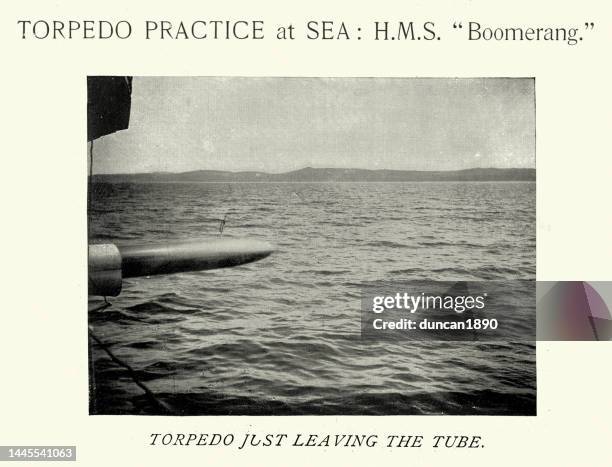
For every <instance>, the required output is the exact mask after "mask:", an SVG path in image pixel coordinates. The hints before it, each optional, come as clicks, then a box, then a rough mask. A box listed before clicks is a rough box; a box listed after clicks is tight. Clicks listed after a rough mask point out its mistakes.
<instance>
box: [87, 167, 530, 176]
mask: <svg viewBox="0 0 612 467" xmlns="http://www.w3.org/2000/svg"><path fill="white" fill-rule="evenodd" d="M306 169H314V170H368V171H371V172H379V171H390V172H429V173H432V172H466V171H468V170H536V168H535V167H470V168H465V169H425V170H423V169H387V168H383V169H380V168H378V169H366V168H361V167H313V166H305V167H302V168H300V169H292V170H287V171H284V172H266V171H263V170H224V169H192V170H184V171H181V172H171V171H164V170H156V171H152V172H110V173H108V172H107V173H93V174H92V175H93V176H96V175H154V174H168V175H182V174H188V173H193V172H225V173H231V174H240V173H261V174H265V175H284V174H289V173H292V172H299V171H300V170H306Z"/></svg>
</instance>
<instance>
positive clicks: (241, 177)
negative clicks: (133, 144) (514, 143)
mask: <svg viewBox="0 0 612 467" xmlns="http://www.w3.org/2000/svg"><path fill="white" fill-rule="evenodd" d="M535 179H536V171H535V169H490V168H489V169H466V170H448V171H424V170H368V169H314V168H312V167H306V168H304V169H300V170H294V171H292V172H285V173H280V174H270V173H265V172H226V171H223V170H195V171H192V172H181V173H170V172H153V173H140V174H98V175H94V177H93V181H94V182H98V183H122V182H123V183H125V182H136V183H151V182H438V181H441V182H455V181H466V182H467V181H535Z"/></svg>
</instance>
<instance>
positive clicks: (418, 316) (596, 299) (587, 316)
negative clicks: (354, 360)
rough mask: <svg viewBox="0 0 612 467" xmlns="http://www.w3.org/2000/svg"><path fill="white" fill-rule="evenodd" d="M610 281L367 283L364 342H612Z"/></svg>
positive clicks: (363, 315)
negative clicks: (374, 340)
mask: <svg viewBox="0 0 612 467" xmlns="http://www.w3.org/2000/svg"><path fill="white" fill-rule="evenodd" d="M609 303H612V282H583V281H564V282H545V281H541V282H536V281H533V280H507V281H456V282H452V281H406V282H393V283H388V282H387V283H384V284H383V283H372V284H368V285H367V286H364V287H363V288H362V294H361V336H362V338H364V339H383V340H385V339H390V340H393V339H412V340H431V341H437V340H440V341H478V342H534V341H536V340H541V341H547V340H548V341H550V340H559V341H581V340H582V341H592V340H612V314H611V313H610V308H611V307H610V305H608V304H609Z"/></svg>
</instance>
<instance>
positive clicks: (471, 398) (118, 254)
mask: <svg viewBox="0 0 612 467" xmlns="http://www.w3.org/2000/svg"><path fill="white" fill-rule="evenodd" d="M535 125H536V121H535V80H534V79H533V78H345V77H334V78H331V77H308V78H305V77H304V78H302V77H138V76H134V77H128V76H90V77H88V78H87V159H88V173H87V175H86V176H87V180H88V183H87V187H88V210H87V219H88V236H89V238H88V261H89V268H88V284H89V304H88V308H89V310H88V312H89V315H88V324H89V326H88V327H89V329H88V335H89V401H90V405H89V411H90V414H92V415H96V414H102V415H105V414H113V415H121V414H125V415H185V416H188V415H536V393H537V391H536V346H535V342H534V341H533V340H531V339H524V340H521V339H520V338H516V339H498V340H497V341H495V342H493V341H488V340H486V339H484V340H483V339H471V340H470V339H457V340H453V339H439V338H437V337H436V336H435V335H431V336H430V338H419V339H411V338H403V337H402V336H399V337H397V335H394V336H395V337H394V338H393V339H384V338H377V339H369V338H365V336H364V335H362V299H363V298H364V294H365V292H364V290H365V289H366V288H368V287H370V288H371V287H372V284H375V285H376V286H377V287H379V286H380V287H387V288H389V289H394V287H395V284H400V283H401V284H407V283H408V284H411V283H423V284H427V283H429V282H442V281H443V282H444V283H450V284H455V283H460V284H463V283H465V282H467V281H469V282H470V283H477V284H481V285H479V286H478V290H482V291H484V292H483V293H482V297H484V296H486V291H487V290H488V289H487V287H488V285H487V284H488V283H493V282H495V283H496V284H497V285H496V286H495V291H496V294H498V296H501V299H498V301H497V304H498V306H501V307H506V310H511V311H512V313H511V314H512V315H513V316H514V315H515V316H519V315H520V313H519V312H520V310H518V308H521V309H523V311H524V313H523V314H525V313H526V314H530V313H531V312H532V308H530V307H529V306H527V305H524V304H526V303H529V302H530V301H533V303H534V304H535V292H533V293H525V290H526V289H524V288H522V289H521V288H519V287H516V286H514V285H512V286H510V285H509V286H500V284H504V283H508V284H509V283H512V284H516V281H522V282H530V283H533V282H534V281H535V278H536V222H535V221H536V170H535V166H536V165H535V161H536V154H535V148H536V144H535ZM84 176H85V174H84ZM411 281H413V282H411ZM428 281H429V282H428ZM424 287H425V286H424ZM462 287H463V286H462ZM451 288H453V290H463V289H465V287H463V289H462V288H461V287H455V286H454V285H453V286H452V287H451ZM491 290H492V289H491ZM411 292H413V293H415V294H418V293H421V292H427V290H420V289H419V290H411ZM519 296H520V297H519ZM477 298H478V297H477ZM498 298H499V297H498ZM519 298H520V299H519ZM484 302H485V301H484V299H483V303H484ZM380 303H382V301H381V302H380ZM381 310H382V308H381ZM516 310H518V311H517V312H516V313H515V311H516ZM499 321H500V325H501V326H503V325H507V321H503V320H502V319H501V318H500V320H499ZM512 325H513V326H515V325H514V324H512ZM516 328H520V324H518V325H516V326H515V329H516ZM521 332H523V330H520V332H518V333H516V334H517V335H519V336H520V335H521ZM525 334H526V331H525Z"/></svg>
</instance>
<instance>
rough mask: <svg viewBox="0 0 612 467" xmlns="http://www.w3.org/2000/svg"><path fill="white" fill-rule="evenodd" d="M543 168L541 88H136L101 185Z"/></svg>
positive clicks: (163, 83)
mask: <svg viewBox="0 0 612 467" xmlns="http://www.w3.org/2000/svg"><path fill="white" fill-rule="evenodd" d="M304 167H339V168H365V169H396V170H457V169H466V168H473V167H499V168H506V167H516V168H525V167H528V168H534V167H535V99H534V81H533V80H532V79H518V78H515V79H512V78H499V79H498V78H482V79H454V78H453V79H446V78H445V79H432V78H422V79H416V78H395V79H394V78H227V77H226V78H215V77H184V78H183V77H135V78H134V81H133V93H132V110H131V116H130V126H129V128H128V129H127V130H123V131H120V132H117V133H114V134H112V135H108V136H104V137H102V138H100V139H98V140H96V141H95V143H94V173H140V172H158V171H166V172H184V171H189V170H201V169H204V170H230V171H242V170H254V171H263V172H271V173H281V172H287V171H291V170H296V169H301V168H304Z"/></svg>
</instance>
